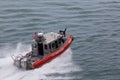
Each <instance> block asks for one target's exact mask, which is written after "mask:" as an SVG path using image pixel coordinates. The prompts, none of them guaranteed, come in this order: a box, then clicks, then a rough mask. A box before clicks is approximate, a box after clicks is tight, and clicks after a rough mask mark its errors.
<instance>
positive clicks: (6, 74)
mask: <svg viewBox="0 0 120 80" xmlns="http://www.w3.org/2000/svg"><path fill="white" fill-rule="evenodd" d="M0 51H1V52H2V53H3V54H4V57H3V58H0V80H40V79H72V78H73V79H74V78H75V77H74V76H70V75H67V76H64V77H63V76H60V75H59V76H56V75H54V74H63V75H64V74H68V73H70V72H75V71H80V70H81V69H80V68H79V67H78V66H76V65H75V64H73V62H72V55H73V53H72V51H71V49H70V48H69V49H68V50H66V51H65V52H64V54H62V55H61V56H59V57H57V58H56V59H54V60H53V61H51V62H50V63H48V64H46V65H44V66H42V67H41V68H38V69H34V70H28V71H26V70H21V69H18V68H17V67H15V66H14V65H13V60H12V59H11V57H10V55H12V54H13V53H14V54H15V55H17V54H24V53H26V52H28V51H30V45H23V44H22V43H18V45H17V47H16V49H14V48H12V47H9V46H7V47H4V48H3V49H2V50H0ZM8 52H9V53H8ZM5 53H8V54H5Z"/></svg>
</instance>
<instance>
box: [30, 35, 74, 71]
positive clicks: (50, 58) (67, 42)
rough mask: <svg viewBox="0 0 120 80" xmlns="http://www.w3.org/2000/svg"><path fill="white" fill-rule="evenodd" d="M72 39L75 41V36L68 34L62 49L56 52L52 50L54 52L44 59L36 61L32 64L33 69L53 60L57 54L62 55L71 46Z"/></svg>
mask: <svg viewBox="0 0 120 80" xmlns="http://www.w3.org/2000/svg"><path fill="white" fill-rule="evenodd" d="M72 41H73V36H72V35H68V39H67V41H66V42H65V43H64V44H63V46H62V47H61V48H60V49H58V50H56V51H55V52H52V53H50V54H48V55H47V56H46V57H45V58H44V59H41V60H37V61H35V62H34V63H33V64H32V66H33V69H35V68H39V67H41V66H43V65H44V64H46V63H48V62H50V61H51V60H53V59H54V58H56V57H57V56H59V55H61V54H62V53H63V52H64V51H65V50H67V49H68V48H69V46H70V44H71V43H72Z"/></svg>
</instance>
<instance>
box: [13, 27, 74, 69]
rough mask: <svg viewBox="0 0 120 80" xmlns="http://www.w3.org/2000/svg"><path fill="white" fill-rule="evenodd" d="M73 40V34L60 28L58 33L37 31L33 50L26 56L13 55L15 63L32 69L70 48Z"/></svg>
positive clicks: (19, 66)
mask: <svg viewBox="0 0 120 80" xmlns="http://www.w3.org/2000/svg"><path fill="white" fill-rule="evenodd" d="M72 41H73V36H72V35H69V34H66V28H65V30H64V31H62V30H60V31H59V32H58V33H55V32H49V33H45V34H43V33H35V34H34V35H33V43H32V51H31V52H29V53H26V54H25V55H24V56H23V55H21V54H19V55H18V56H14V55H13V56H12V59H13V61H14V65H15V66H17V67H18V68H22V69H26V70H30V69H35V68H39V67H41V66H43V65H45V64H46V63H48V62H50V61H51V60H53V59H54V58H56V57H58V56H59V55H61V54H62V53H64V51H65V50H67V49H68V47H69V46H70V44H71V43H72Z"/></svg>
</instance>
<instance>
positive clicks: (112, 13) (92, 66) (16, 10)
mask: <svg viewBox="0 0 120 80" xmlns="http://www.w3.org/2000/svg"><path fill="white" fill-rule="evenodd" d="M65 27H67V33H68V34H72V35H73V36H74V38H75V39H74V41H73V43H72V44H71V46H70V48H69V49H68V50H67V51H66V52H65V53H64V54H63V55H61V56H60V57H58V58H56V59H55V60H53V61H52V62H50V63H48V64H46V65H44V66H43V67H41V68H38V69H35V70H29V71H25V70H20V69H18V68H16V67H15V66H13V61H12V59H11V55H12V54H24V53H26V52H28V51H30V50H31V46H30V44H31V41H32V37H31V36H32V34H33V33H34V32H51V31H52V32H58V31H59V30H64V28H65ZM41 79H42V80H58V79H59V80H64V79H65V80H120V1H119V0H51V1H50V0H19V1H18V0H1V1H0V80H41Z"/></svg>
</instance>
